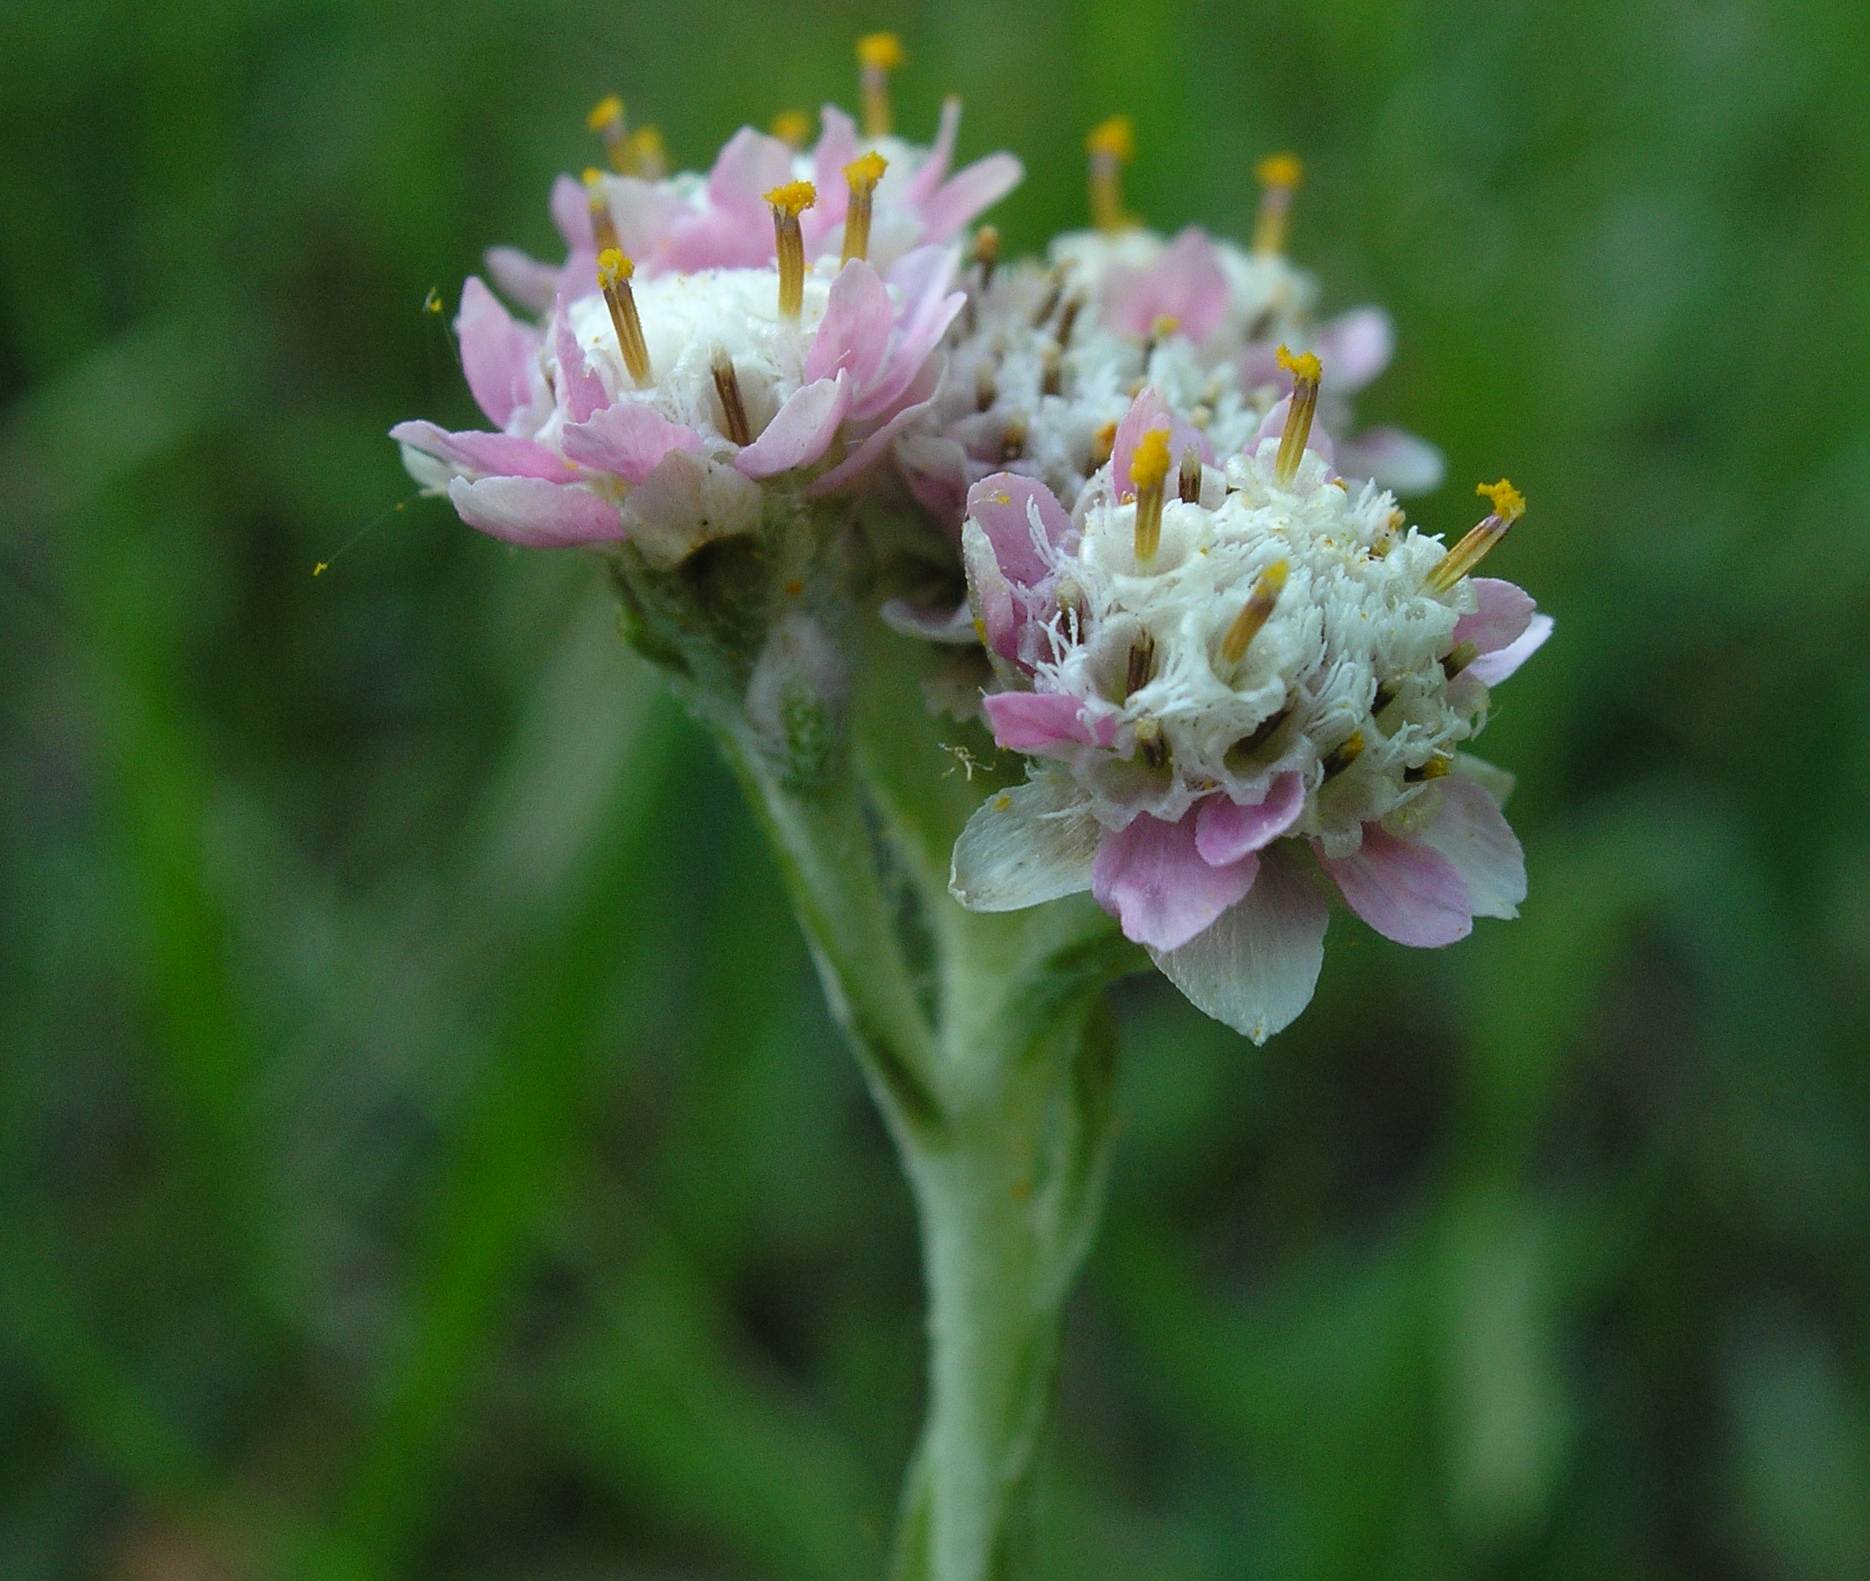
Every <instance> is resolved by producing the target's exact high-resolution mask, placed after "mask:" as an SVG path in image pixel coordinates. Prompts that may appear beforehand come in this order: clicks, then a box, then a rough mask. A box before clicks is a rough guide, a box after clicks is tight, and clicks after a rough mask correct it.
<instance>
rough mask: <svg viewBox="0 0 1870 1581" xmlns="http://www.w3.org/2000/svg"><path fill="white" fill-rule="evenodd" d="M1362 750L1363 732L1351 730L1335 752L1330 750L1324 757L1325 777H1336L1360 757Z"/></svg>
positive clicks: (1328, 778) (1329, 778)
mask: <svg viewBox="0 0 1870 1581" xmlns="http://www.w3.org/2000/svg"><path fill="white" fill-rule="evenodd" d="M1363 752H1364V733H1363V732H1362V731H1361V730H1355V731H1352V732H1351V734H1350V736H1349V737H1348V738H1347V739H1346V740H1345V741H1344V742H1343V743H1342V744H1341V745H1340V746H1339V747H1338V749H1337V750H1336V751H1335V752H1332V753H1330V754H1329V755H1327V757H1326V758H1325V778H1326V779H1327V780H1334V779H1336V778H1337V777H1338V776H1339V775H1340V774H1342V773H1343V772H1344V771H1345V770H1346V769H1347V768H1349V767H1350V766H1351V765H1352V764H1353V763H1355V762H1356V761H1357V760H1358V759H1359V758H1360V757H1362V756H1363Z"/></svg>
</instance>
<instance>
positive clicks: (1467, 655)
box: [1441, 642, 1480, 681]
mask: <svg viewBox="0 0 1870 1581" xmlns="http://www.w3.org/2000/svg"><path fill="white" fill-rule="evenodd" d="M1479 657H1480V644H1479V643H1477V642H1457V643H1456V644H1455V645H1454V646H1453V647H1452V648H1450V649H1449V650H1448V657H1447V658H1445V659H1443V660H1442V661H1441V673H1442V674H1443V675H1445V676H1447V677H1448V679H1449V680H1451V681H1452V680H1453V679H1454V678H1455V677H1456V676H1457V675H1459V674H1460V673H1461V672H1462V671H1463V670H1465V669H1466V668H1467V667H1468V666H1469V665H1470V664H1472V663H1473V662H1474V661H1475V660H1476V659H1478V658H1479Z"/></svg>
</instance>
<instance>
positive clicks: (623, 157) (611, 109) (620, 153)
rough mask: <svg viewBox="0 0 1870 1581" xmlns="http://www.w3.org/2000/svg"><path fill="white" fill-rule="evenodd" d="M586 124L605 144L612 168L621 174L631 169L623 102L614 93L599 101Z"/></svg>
mask: <svg viewBox="0 0 1870 1581" xmlns="http://www.w3.org/2000/svg"><path fill="white" fill-rule="evenodd" d="M584 124H585V127H586V129H587V130H588V131H592V132H595V133H596V134H597V136H598V139H599V140H600V141H601V142H602V143H603V145H604V154H605V156H606V157H607V158H608V159H609V160H610V168H611V169H612V170H615V171H617V172H619V173H620V174H622V173H625V172H627V171H628V170H629V168H630V147H629V138H628V135H627V133H626V129H625V124H624V115H623V100H621V99H620V98H618V97H617V95H616V94H614V93H613V94H609V95H607V96H606V97H604V98H602V99H599V100H598V101H597V103H596V104H594V105H593V106H592V107H591V113H590V114H589V115H587V116H586V117H585V119H584Z"/></svg>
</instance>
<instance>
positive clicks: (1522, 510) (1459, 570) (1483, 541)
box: [1427, 478, 1526, 593]
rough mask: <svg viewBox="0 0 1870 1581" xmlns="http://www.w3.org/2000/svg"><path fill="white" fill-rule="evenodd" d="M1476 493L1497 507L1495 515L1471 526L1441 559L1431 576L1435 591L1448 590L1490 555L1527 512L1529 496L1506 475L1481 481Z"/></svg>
mask: <svg viewBox="0 0 1870 1581" xmlns="http://www.w3.org/2000/svg"><path fill="white" fill-rule="evenodd" d="M1474 492H1475V493H1476V494H1478V495H1479V496H1480V497H1481V498H1482V499H1484V500H1486V501H1487V503H1488V504H1490V505H1491V506H1493V511H1492V514H1490V515H1488V516H1486V517H1484V518H1482V519H1481V520H1480V521H1479V522H1478V523H1476V524H1475V525H1474V526H1473V527H1471V528H1470V529H1469V530H1468V532H1467V534H1466V536H1464V537H1463V538H1462V539H1461V541H1460V542H1459V543H1458V544H1456V545H1455V546H1454V547H1453V548H1452V549H1450V550H1449V551H1448V552H1447V553H1446V554H1445V555H1443V556H1442V557H1441V558H1440V559H1439V560H1437V561H1436V562H1435V564H1434V566H1433V567H1432V568H1431V569H1430V571H1429V574H1428V577H1427V586H1428V590H1429V591H1430V592H1431V593H1445V592H1447V591H1448V589H1449V588H1451V587H1453V586H1454V585H1455V583H1457V582H1459V581H1460V580H1461V578H1462V577H1464V576H1466V575H1467V574H1468V573H1469V572H1470V571H1472V570H1473V569H1474V567H1475V566H1477V565H1479V564H1480V562H1481V561H1482V560H1483V559H1484V558H1485V557H1486V555H1487V552H1488V551H1489V550H1490V549H1492V548H1493V546H1494V545H1495V544H1497V543H1498V542H1499V541H1500V540H1501V539H1502V538H1504V537H1505V536H1506V535H1507V533H1508V532H1509V531H1510V530H1511V529H1512V526H1513V523H1514V522H1516V521H1518V520H1519V519H1520V517H1522V516H1524V515H1525V514H1526V496H1525V495H1523V494H1521V493H1520V492H1519V490H1518V489H1516V488H1514V487H1513V485H1512V484H1511V483H1509V482H1507V480H1506V479H1505V478H1502V479H1500V481H1499V482H1498V483H1482V484H1479V485H1478V486H1477V487H1476V488H1475V490H1474Z"/></svg>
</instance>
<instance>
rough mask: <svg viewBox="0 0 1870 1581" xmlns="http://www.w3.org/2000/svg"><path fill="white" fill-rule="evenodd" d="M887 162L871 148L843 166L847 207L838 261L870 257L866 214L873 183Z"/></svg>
mask: <svg viewBox="0 0 1870 1581" xmlns="http://www.w3.org/2000/svg"><path fill="white" fill-rule="evenodd" d="M888 168H889V161H888V160H887V159H885V158H884V157H883V156H882V155H881V154H879V153H878V152H877V151H876V150H875V149H874V148H873V149H871V151H870V152H869V153H867V154H863V155H860V156H859V157H858V158H856V159H853V160H852V161H851V162H850V163H849V164H848V165H846V166H845V167H844V179H845V180H846V181H848V182H849V183H850V184H851V201H850V207H848V208H847V209H845V211H844V252H843V255H842V256H841V257H840V258H839V260H838V261H839V262H840V263H849V262H850V261H851V260H852V259H853V258H868V257H869V256H870V216H871V213H872V210H873V208H874V205H875V203H876V195H877V183H878V182H879V181H881V180H882V179H883V172H884V171H885V170H887V169H888Z"/></svg>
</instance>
